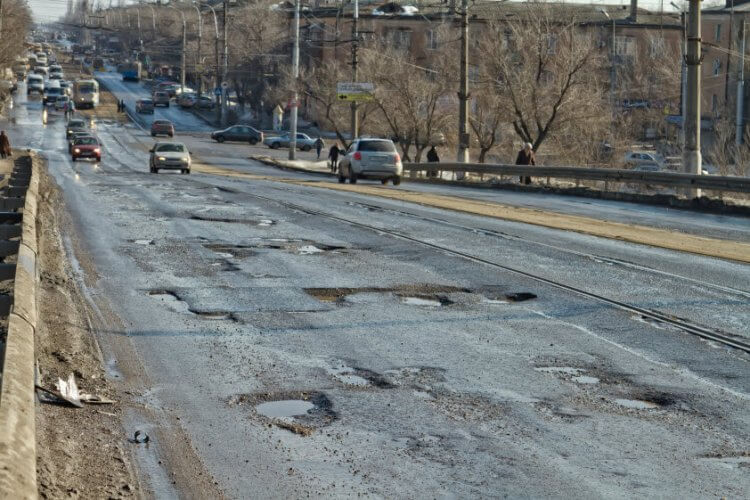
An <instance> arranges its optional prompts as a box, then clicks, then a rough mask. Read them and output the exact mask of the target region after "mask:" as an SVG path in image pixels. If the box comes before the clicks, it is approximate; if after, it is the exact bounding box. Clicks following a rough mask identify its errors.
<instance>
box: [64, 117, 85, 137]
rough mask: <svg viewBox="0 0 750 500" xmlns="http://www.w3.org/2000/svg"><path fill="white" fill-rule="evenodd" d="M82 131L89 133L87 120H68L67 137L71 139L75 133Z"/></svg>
mask: <svg viewBox="0 0 750 500" xmlns="http://www.w3.org/2000/svg"><path fill="white" fill-rule="evenodd" d="M81 131H88V126H87V125H86V120H82V119H81V118H73V119H72V120H68V125H67V126H66V127H65V137H70V136H71V135H73V132H81Z"/></svg>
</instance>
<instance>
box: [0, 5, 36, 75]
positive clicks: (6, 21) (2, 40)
mask: <svg viewBox="0 0 750 500" xmlns="http://www.w3.org/2000/svg"><path fill="white" fill-rule="evenodd" d="M0 15H2V31H0V67H9V66H11V65H12V64H13V62H14V61H15V59H16V57H18V56H20V55H23V53H24V52H25V47H24V41H25V40H26V34H27V33H28V30H29V26H30V25H31V11H30V10H29V7H28V5H27V4H26V2H24V1H22V0H3V2H2V13H0Z"/></svg>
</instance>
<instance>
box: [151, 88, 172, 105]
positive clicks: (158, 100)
mask: <svg viewBox="0 0 750 500" xmlns="http://www.w3.org/2000/svg"><path fill="white" fill-rule="evenodd" d="M169 99H170V98H169V94H168V93H167V92H166V91H164V90H157V91H156V92H154V95H153V97H152V100H153V102H154V107H156V106H165V107H167V108H168V107H169Z"/></svg>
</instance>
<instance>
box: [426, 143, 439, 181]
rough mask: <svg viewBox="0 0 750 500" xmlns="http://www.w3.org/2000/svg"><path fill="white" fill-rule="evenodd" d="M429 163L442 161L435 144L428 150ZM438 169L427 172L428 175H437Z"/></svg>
mask: <svg viewBox="0 0 750 500" xmlns="http://www.w3.org/2000/svg"><path fill="white" fill-rule="evenodd" d="M427 163H440V156H438V152H437V150H436V149H435V146H434V145H433V146H432V147H431V148H430V150H429V151H427ZM437 175H438V173H437V170H430V171H428V172H427V177H437Z"/></svg>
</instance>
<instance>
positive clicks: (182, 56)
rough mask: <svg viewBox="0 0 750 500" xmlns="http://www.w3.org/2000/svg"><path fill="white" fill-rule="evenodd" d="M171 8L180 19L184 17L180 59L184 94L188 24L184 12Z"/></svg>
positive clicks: (181, 89)
mask: <svg viewBox="0 0 750 500" xmlns="http://www.w3.org/2000/svg"><path fill="white" fill-rule="evenodd" d="M169 7H171V8H173V9H174V10H176V11H177V12H179V13H180V17H182V54H181V57H180V92H181V93H182V92H185V52H186V45H187V23H186V22H185V13H184V12H182V11H181V10H180V9H178V8H177V7H175V6H174V5H170V6H169Z"/></svg>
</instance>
